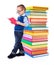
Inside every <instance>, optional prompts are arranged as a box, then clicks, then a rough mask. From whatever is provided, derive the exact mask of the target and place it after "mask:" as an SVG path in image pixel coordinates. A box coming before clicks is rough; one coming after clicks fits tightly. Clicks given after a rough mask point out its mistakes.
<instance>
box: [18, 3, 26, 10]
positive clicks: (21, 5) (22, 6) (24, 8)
mask: <svg viewBox="0 0 54 65" xmlns="http://www.w3.org/2000/svg"><path fill="white" fill-rule="evenodd" d="M17 7H21V8H22V9H23V10H25V11H26V7H25V6H24V5H23V4H20V5H18V6H17Z"/></svg>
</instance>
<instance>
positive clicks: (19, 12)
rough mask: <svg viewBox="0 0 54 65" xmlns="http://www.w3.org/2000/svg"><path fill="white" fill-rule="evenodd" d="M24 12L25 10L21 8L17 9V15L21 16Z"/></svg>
mask: <svg viewBox="0 0 54 65" xmlns="http://www.w3.org/2000/svg"><path fill="white" fill-rule="evenodd" d="M24 12H25V10H24V9H23V8H21V7H17V13H18V14H19V15H23V14H24Z"/></svg>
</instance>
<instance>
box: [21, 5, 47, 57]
mask: <svg viewBox="0 0 54 65" xmlns="http://www.w3.org/2000/svg"><path fill="white" fill-rule="evenodd" d="M47 10H48V8H47V7H38V6H30V7H27V8H26V15H27V16H28V19H29V21H30V25H29V26H28V27H25V30H24V35H23V39H22V44H23V48H24V51H25V53H26V54H28V55H30V56H31V57H37V56H43V55H47V54H48V47H47V45H48V28H47V25H46V23H47Z"/></svg>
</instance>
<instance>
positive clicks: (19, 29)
mask: <svg viewBox="0 0 54 65" xmlns="http://www.w3.org/2000/svg"><path fill="white" fill-rule="evenodd" d="M25 11H26V8H25V6H24V5H22V4H21V5H18V6H17V13H18V14H19V17H18V19H17V21H16V25H15V27H14V35H15V45H14V48H13V50H12V52H11V54H10V55H9V56H8V58H10V59H11V58H14V57H15V56H24V49H23V46H22V43H21V39H22V36H23V31H24V27H25V26H26V27H27V26H28V25H29V22H28V18H27V16H26V14H25ZM18 49H19V53H18V54H17V50H18Z"/></svg>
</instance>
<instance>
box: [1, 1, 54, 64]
mask: <svg viewBox="0 0 54 65" xmlns="http://www.w3.org/2000/svg"><path fill="white" fill-rule="evenodd" d="M19 4H24V5H25V6H30V5H32V6H33V5H35V6H47V7H48V8H49V10H48V23H47V24H48V27H49V28H48V29H49V38H48V40H49V41H48V49H49V50H48V52H49V56H45V57H39V58H31V57H29V56H27V55H26V56H24V57H16V58H14V59H11V60H10V59H8V58H7V56H8V55H9V54H10V52H11V50H12V48H13V46H14V32H13V28H14V25H12V24H11V23H10V21H8V19H7V18H8V17H12V16H13V17H17V14H16V6H17V5H19ZM53 17H54V6H53V0H0V65H27V64H28V65H54V62H53V61H54V18H53Z"/></svg>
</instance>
